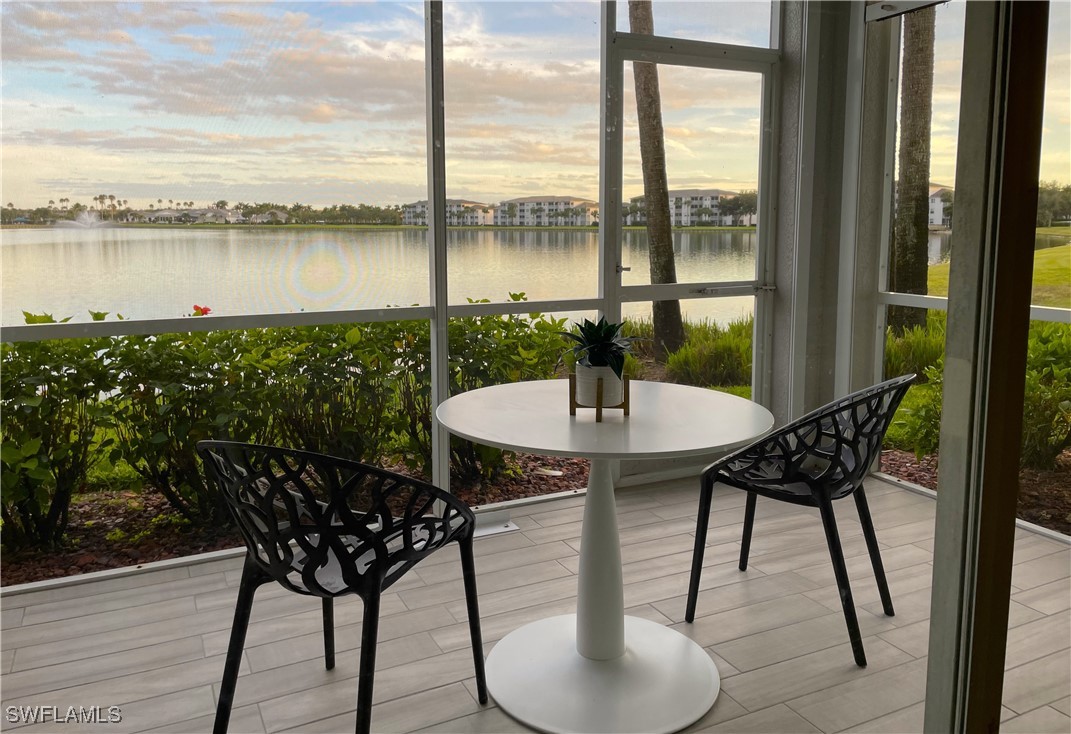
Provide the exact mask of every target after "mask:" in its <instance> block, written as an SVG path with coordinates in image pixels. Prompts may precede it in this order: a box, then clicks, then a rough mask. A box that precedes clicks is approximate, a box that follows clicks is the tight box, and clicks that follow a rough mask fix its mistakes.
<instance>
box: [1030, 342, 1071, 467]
mask: <svg viewBox="0 0 1071 734" xmlns="http://www.w3.org/2000/svg"><path fill="white" fill-rule="evenodd" d="M1069 446H1071V325H1068V324H1058V323H1051V322H1034V323H1032V324H1031V328H1030V345H1029V348H1028V350H1027V365H1026V396H1025V401H1024V405H1023V454H1022V464H1023V465H1024V466H1029V467H1032V468H1035V469H1052V468H1054V467H1055V466H1056V457H1057V456H1059V455H1060V453H1061V452H1062V451H1063V450H1064V449H1066V448H1068V447H1069Z"/></svg>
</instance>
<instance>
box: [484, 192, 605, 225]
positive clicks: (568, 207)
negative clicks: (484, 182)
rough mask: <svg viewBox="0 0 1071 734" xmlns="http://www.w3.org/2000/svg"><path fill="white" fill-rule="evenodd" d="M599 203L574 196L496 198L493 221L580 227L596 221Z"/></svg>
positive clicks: (499, 223) (497, 223)
mask: <svg viewBox="0 0 1071 734" xmlns="http://www.w3.org/2000/svg"><path fill="white" fill-rule="evenodd" d="M598 221H599V205H598V203H596V202H594V201H592V200H591V199H579V198H577V197H574V196H523V197H521V198H519V199H508V200H506V201H502V202H499V204H498V207H497V208H496V209H495V218H494V222H495V225H497V226H501V227H510V226H516V227H549V226H554V225H567V226H577V227H583V226H588V225H592V224H597V223H598Z"/></svg>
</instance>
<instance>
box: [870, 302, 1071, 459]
mask: <svg viewBox="0 0 1071 734" xmlns="http://www.w3.org/2000/svg"><path fill="white" fill-rule="evenodd" d="M942 328H943V325H942ZM942 338H943V337H942ZM917 341H918V342H922V341H924V340H923V339H919V340H917ZM943 371H944V359H943V357H942V358H940V359H938V360H937V361H936V363H935V364H934V365H933V366H930V367H927V368H926V369H925V371H924V373H923V374H924V377H925V378H926V381H927V382H928V383H929V384H925V385H915V386H913V387H912V388H911V390H910V391H909V392H908V394H907V397H906V398H905V399H904V402H903V404H902V405H901V406H900V409H899V410H898V411H897V414H896V418H895V419H894V423H893V426H892V428H891V429H890V431H889V434H888V435H887V436H886V445H887V446H890V447H892V448H902V449H907V450H911V451H914V452H915V455H916V456H918V457H922V456H924V455H926V454H932V453H936V452H937V448H938V443H939V440H940V433H941V406H942V388H943ZM1025 387H1026V392H1025V396H1024V401H1023V439H1022V452H1021V455H1020V464H1021V465H1022V466H1023V467H1026V468H1030V469H1041V470H1045V469H1053V468H1054V467H1055V465H1056V458H1057V457H1058V456H1059V455H1060V453H1061V452H1062V451H1063V450H1064V449H1067V448H1068V447H1069V446H1071V326H1069V325H1068V324H1060V323H1052V322H1033V323H1032V324H1031V326H1030V336H1029V341H1028V343H1027V364H1026V385H1025Z"/></svg>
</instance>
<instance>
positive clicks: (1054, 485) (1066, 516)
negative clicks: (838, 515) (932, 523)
mask: <svg viewBox="0 0 1071 734" xmlns="http://www.w3.org/2000/svg"><path fill="white" fill-rule="evenodd" d="M937 465H938V461H937V457H936V456H923V457H922V459H921V460H918V459H916V458H915V455H914V454H912V453H910V452H908V451H897V450H893V449H889V450H885V451H882V452H881V470H882V471H883V472H885V473H886V474H891V475H892V476H894V477H898V478H900V479H906V480H907V481H909V482H914V483H915V484H919V485H922V486H923V487H927V488H928V489H937V468H938V466H937ZM1016 515H1017V516H1018V517H1019V518H1020V519H1023V520H1026V521H1027V522H1032V523H1034V524H1035V525H1041V526H1042V527H1045V528H1049V529H1050V530H1056V531H1058V532H1061V533H1063V534H1064V535H1071V449H1068V450H1066V451H1064V452H1063V453H1062V454H1060V456H1058V457H1057V459H1056V469H1055V470H1050V471H1038V470H1036V469H1022V470H1021V471H1020V472H1019V503H1018V509H1017V511H1016Z"/></svg>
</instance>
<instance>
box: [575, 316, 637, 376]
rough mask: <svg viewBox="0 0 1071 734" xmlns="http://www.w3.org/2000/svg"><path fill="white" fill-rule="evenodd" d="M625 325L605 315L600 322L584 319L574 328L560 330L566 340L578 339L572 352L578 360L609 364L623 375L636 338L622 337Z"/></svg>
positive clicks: (588, 362)
mask: <svg viewBox="0 0 1071 734" xmlns="http://www.w3.org/2000/svg"><path fill="white" fill-rule="evenodd" d="M623 326H624V324H623V323H621V324H612V323H610V322H608V321H607V320H606V318H605V317H602V318H600V319H599V320H598V322H594V321H591V320H590V319H584V321H583V323H577V324H576V325H575V330H574V331H561V332H558V333H560V334H561V335H562V336H564V337H565V338H566V339H571V340H572V341H574V342H576V343H575V344H572V345H571V346H570V348H569V350H568V351H567V353H568V352H572V354H573V357H574V358H575V359H576V363H577V364H580V365H584V366H585V367H609V368H610V369H612V370H613V371H614V374H615V375H617V376H618V377H621V373H622V372H623V371H624V369H625V356H626V355H627V354H628V353H629V352H630V351H631V350H632V342H634V341H636V337H631V336H621V328H622V327H623Z"/></svg>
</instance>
